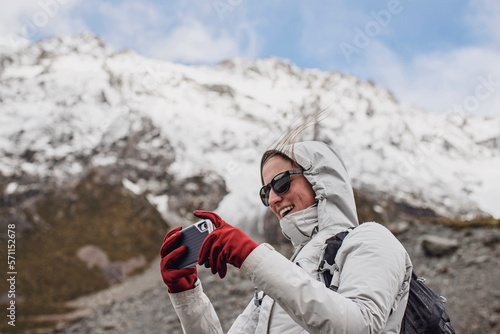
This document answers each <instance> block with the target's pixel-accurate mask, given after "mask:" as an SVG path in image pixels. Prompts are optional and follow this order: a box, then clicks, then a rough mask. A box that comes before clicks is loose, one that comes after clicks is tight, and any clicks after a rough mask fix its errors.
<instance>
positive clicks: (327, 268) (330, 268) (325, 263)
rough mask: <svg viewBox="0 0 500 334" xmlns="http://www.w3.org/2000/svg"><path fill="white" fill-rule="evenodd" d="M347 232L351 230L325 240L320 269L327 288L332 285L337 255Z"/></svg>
mask: <svg viewBox="0 0 500 334" xmlns="http://www.w3.org/2000/svg"><path fill="white" fill-rule="evenodd" d="M347 234H349V231H344V232H340V233H337V234H335V235H334V236H332V237H330V238H328V239H327V240H326V241H325V250H324V253H323V256H322V257H321V260H320V264H319V268H318V271H319V274H320V278H321V280H322V281H323V282H324V283H325V285H326V287H327V288H329V287H330V284H331V282H332V278H333V273H334V271H335V257H336V256H337V252H338V250H339V248H340V246H342V242H343V241H344V239H345V237H346V236H347Z"/></svg>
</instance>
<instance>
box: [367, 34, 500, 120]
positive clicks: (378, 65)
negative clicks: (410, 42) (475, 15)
mask: <svg viewBox="0 0 500 334" xmlns="http://www.w3.org/2000/svg"><path fill="white" fill-rule="evenodd" d="M499 63H500V53H499V52H498V51H496V50H493V49H490V48H487V47H462V48H457V49H454V50H450V51H449V52H435V53H427V54H421V55H418V56H415V57H414V58H413V59H412V61H411V62H410V63H409V64H408V63H406V62H404V61H403V60H402V59H401V58H400V57H399V56H398V55H397V54H396V53H395V52H394V51H393V50H392V49H390V48H388V47H387V46H386V45H384V44H383V43H380V42H378V41H375V42H374V43H373V45H372V46H371V47H370V50H369V53H368V54H367V64H366V67H365V68H364V70H363V72H364V73H366V74H367V75H369V76H371V77H373V78H375V80H376V81H377V82H378V83H380V84H381V85H383V86H385V87H388V88H389V89H391V90H392V91H393V92H394V93H395V95H396V96H397V97H398V98H399V99H400V100H401V101H402V102H408V103H412V104H415V105H418V106H420V107H423V108H426V109H428V110H430V111H440V112H450V111H451V112H463V113H474V114H482V115H492V114H498V113H500V69H499V68H498V67H496V66H495V65H494V64H499Z"/></svg>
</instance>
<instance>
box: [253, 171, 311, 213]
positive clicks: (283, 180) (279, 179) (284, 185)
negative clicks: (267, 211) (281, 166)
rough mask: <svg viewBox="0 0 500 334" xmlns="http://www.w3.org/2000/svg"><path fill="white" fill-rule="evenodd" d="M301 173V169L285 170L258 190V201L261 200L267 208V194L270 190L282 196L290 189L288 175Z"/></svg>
mask: <svg viewBox="0 0 500 334" xmlns="http://www.w3.org/2000/svg"><path fill="white" fill-rule="evenodd" d="M302 172H303V170H302V169H296V170H287V171H284V172H281V173H279V174H277V175H276V176H275V177H273V179H272V180H271V182H269V183H268V184H266V185H265V186H263V187H262V188H260V199H261V200H262V204H264V205H265V206H269V193H270V192H271V188H272V189H273V190H274V192H275V193H276V194H277V195H283V194H284V193H286V192H287V191H288V190H289V189H290V175H291V174H301V173H302Z"/></svg>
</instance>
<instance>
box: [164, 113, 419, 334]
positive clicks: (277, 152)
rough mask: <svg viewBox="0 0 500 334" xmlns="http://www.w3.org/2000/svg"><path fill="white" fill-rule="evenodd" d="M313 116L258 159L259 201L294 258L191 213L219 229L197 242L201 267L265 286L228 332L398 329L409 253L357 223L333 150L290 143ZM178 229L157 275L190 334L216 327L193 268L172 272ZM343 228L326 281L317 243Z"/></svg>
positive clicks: (385, 233) (385, 234)
mask: <svg viewBox="0 0 500 334" xmlns="http://www.w3.org/2000/svg"><path fill="white" fill-rule="evenodd" d="M318 115H321V113H320V114H318ZM318 115H316V116H314V117H312V118H310V119H309V120H308V121H306V122H304V123H303V124H301V125H300V126H298V127H296V128H294V129H293V130H291V131H287V132H285V133H284V134H283V135H282V136H281V137H280V138H279V139H278V141H277V144H275V145H273V146H272V148H271V149H269V150H267V151H266V152H265V153H264V154H263V156H262V159H261V179H262V184H263V187H262V188H261V191H260V198H261V200H262V203H263V204H264V205H265V206H269V208H270V209H271V211H272V212H273V213H274V214H275V215H276V216H277V217H278V219H280V227H281V230H282V232H283V235H284V236H285V237H286V238H288V239H289V240H290V241H291V243H292V245H293V246H294V248H295V253H294V255H293V256H292V258H291V259H290V260H288V259H286V258H285V257H283V256H282V255H281V254H279V253H278V252H277V251H276V250H274V248H273V247H272V246H270V245H269V244H266V243H263V244H260V245H258V244H257V243H255V242H254V241H253V240H252V239H251V238H250V237H249V236H247V235H246V234H245V233H244V232H243V231H241V230H240V229H238V228H235V227H233V226H231V225H230V224H228V223H227V222H225V221H224V220H222V218H221V217H219V216H218V215H216V214H215V213H213V212H206V211H195V214H196V215H197V216H198V217H201V218H208V219H210V220H211V221H212V222H213V223H214V225H215V227H216V229H215V230H214V231H213V232H212V233H210V234H209V236H208V237H207V238H206V239H205V241H204V242H203V245H202V246H201V250H200V254H199V257H198V264H204V263H205V264H208V265H209V266H210V268H211V271H212V273H213V274H215V273H218V274H219V276H220V277H221V278H224V277H225V275H226V270H227V267H226V266H227V264H228V263H229V264H232V265H233V266H235V267H236V268H239V269H241V271H242V273H243V274H244V275H245V276H247V277H248V278H249V279H250V280H251V281H252V283H253V284H254V285H255V287H256V289H257V290H261V292H260V293H259V292H256V293H255V298H254V300H252V301H251V302H250V303H249V304H248V306H247V308H246V309H245V310H244V311H243V313H242V314H241V315H240V316H239V317H238V318H237V319H236V321H235V322H234V323H233V325H232V327H231V329H230V330H229V333H368V332H373V333H399V330H400V328H401V322H402V319H403V315H404V313H405V308H406V303H407V298H408V292H409V282H410V279H411V270H412V264H411V261H410V258H409V256H408V254H407V252H406V250H405V249H404V247H403V246H402V245H401V243H400V242H399V241H398V240H397V239H396V238H395V237H394V236H393V235H392V234H391V233H390V232H389V230H387V229H386V228H385V227H383V226H382V225H380V224H377V223H374V222H372V223H365V224H363V225H361V226H359V227H357V226H358V225H359V224H358V219H357V212H356V205H355V201H354V194H353V189H352V186H351V182H350V179H349V176H348V173H347V170H346V168H345V165H344V162H343V160H342V159H341V158H340V156H339V154H338V153H337V151H336V150H335V149H334V148H332V147H331V146H329V145H327V144H325V143H323V142H319V141H309V142H296V138H297V136H298V135H299V134H300V133H301V132H302V131H303V130H304V129H305V128H307V127H308V126H310V125H313V124H317V119H318ZM355 227H357V228H356V229H354V228H355ZM180 229H181V228H180V227H178V228H177V229H174V230H172V231H171V232H169V233H168V234H167V236H166V237H165V240H164V243H163V245H162V248H161V256H162V261H161V273H162V277H163V280H164V282H165V284H166V285H167V286H168V290H169V292H170V294H169V296H170V299H171V301H172V304H173V305H174V308H175V309H176V312H177V315H178V317H179V319H180V321H181V323H182V326H183V328H184V330H185V332H186V333H208V332H217V333H222V327H221V325H220V322H219V318H218V316H217V314H216V312H215V310H214V308H213V306H212V304H211V302H210V300H209V299H208V297H207V296H206V295H205V294H204V292H203V289H202V286H201V282H200V280H199V279H198V276H197V268H196V267H195V266H193V267H190V268H185V269H181V270H176V269H175V263H176V262H177V261H179V259H181V258H182V255H183V253H184V252H185V248H184V246H182V240H181V239H180V238H181V235H182V234H181V231H180ZM345 231H351V232H350V233H349V234H348V236H347V237H346V238H345V239H344V242H343V243H342V246H341V247H340V249H339V251H338V253H337V257H336V258H335V262H336V264H337V265H336V266H333V267H331V274H332V276H333V278H332V280H331V284H330V285H329V284H328V283H325V282H323V280H322V277H323V275H322V273H320V269H319V268H320V264H322V263H323V260H322V259H323V258H324V250H325V247H323V246H324V245H325V242H326V240H327V239H330V238H332V237H333V236H335V235H337V234H338V233H341V232H345ZM321 268H323V267H321ZM319 281H321V282H323V284H322V283H320V282H319ZM193 319H196V321H193ZM210 329H212V330H210Z"/></svg>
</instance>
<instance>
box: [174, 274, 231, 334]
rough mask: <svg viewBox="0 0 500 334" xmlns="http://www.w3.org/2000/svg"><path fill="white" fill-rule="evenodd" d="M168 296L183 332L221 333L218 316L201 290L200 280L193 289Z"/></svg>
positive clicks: (187, 333) (191, 333)
mask: <svg viewBox="0 0 500 334" xmlns="http://www.w3.org/2000/svg"><path fill="white" fill-rule="evenodd" d="M169 296H170V300H171V301H172V305H173V306H174V309H175V312H176V313H177V316H178V317H179V320H180V321H181V325H182V330H183V332H184V333H186V334H202V333H210V334H212V333H217V334H221V333H222V327H221V325H220V321H219V318H218V317H217V314H216V313H215V310H214V308H213V305H212V303H211V302H210V300H209V299H208V297H207V296H206V295H205V293H204V292H203V287H202V286H201V281H200V280H198V281H197V282H196V284H195V288H194V289H191V290H187V291H183V292H178V293H169Z"/></svg>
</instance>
